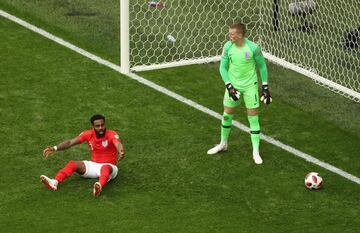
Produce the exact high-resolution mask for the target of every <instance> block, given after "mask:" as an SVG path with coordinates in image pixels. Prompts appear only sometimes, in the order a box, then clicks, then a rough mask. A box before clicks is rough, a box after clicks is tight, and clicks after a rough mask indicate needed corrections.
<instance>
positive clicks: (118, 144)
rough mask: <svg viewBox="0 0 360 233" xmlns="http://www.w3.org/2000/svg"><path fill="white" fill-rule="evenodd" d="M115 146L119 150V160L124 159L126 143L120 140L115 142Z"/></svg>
mask: <svg viewBox="0 0 360 233" xmlns="http://www.w3.org/2000/svg"><path fill="white" fill-rule="evenodd" d="M115 147H116V150H117V156H118V160H122V159H124V155H125V151H124V145H123V144H122V143H121V142H118V143H116V144H115Z"/></svg>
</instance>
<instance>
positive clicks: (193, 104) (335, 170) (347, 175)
mask: <svg viewBox="0 0 360 233" xmlns="http://www.w3.org/2000/svg"><path fill="white" fill-rule="evenodd" d="M0 15H1V16H2V17H4V18H7V19H8V20H11V21H13V22H15V23H17V24H19V25H21V26H23V27H25V28H27V29H29V30H31V31H33V32H36V33H38V34H40V35H42V36H44V37H46V38H48V39H49V40H52V41H54V42H56V43H58V44H60V45H62V46H64V47H67V48H69V49H71V50H73V51H75V52H77V53H79V54H81V55H83V56H85V57H87V58H89V59H91V60H93V61H95V62H97V63H100V64H102V65H105V66H107V67H109V68H111V69H113V70H115V71H117V72H118V73H121V72H120V66H119V65H115V64H113V63H111V62H109V61H107V60H105V59H102V58H100V57H98V56H96V55H94V54H92V53H89V52H87V51H85V50H83V49H81V48H79V47H77V46H75V45H73V44H71V43H69V42H67V41H65V40H63V39H61V38H59V37H57V36H55V35H53V34H51V33H48V32H46V31H45V30H43V29H41V28H38V27H36V26H34V25H32V24H30V23H28V22H26V21H24V20H22V19H19V18H17V17H15V16H13V15H11V14H9V13H7V12H5V11H3V10H0ZM126 76H127V77H129V78H130V79H132V80H136V81H138V82H139V83H142V84H144V85H146V86H148V87H150V88H152V89H155V90H156V91H158V92H161V93H163V94H165V95H167V96H169V97H171V98H174V99H176V100H178V101H180V102H182V103H184V104H187V105H189V106H191V107H193V108H195V109H197V110H199V111H201V112H203V113H205V114H208V115H210V116H213V117H214V118H216V119H219V120H221V119H222V115H220V114H219V113H217V112H214V111H213V110H211V109H209V108H207V107H205V106H203V105H200V104H198V103H196V102H194V101H192V100H190V99H187V98H185V97H183V96H181V95H179V94H176V93H175V92H172V91H170V90H169V89H166V88H165V87H162V86H160V85H158V84H156V83H154V82H151V81H149V80H147V79H145V78H143V77H141V76H139V75H137V74H134V73H130V74H127V75H126ZM233 125H234V126H235V127H237V128H239V129H240V130H242V131H244V132H250V129H249V128H248V127H247V126H245V125H244V124H242V123H240V122H238V121H234V122H233ZM261 139H262V140H264V141H266V142H268V143H270V144H273V145H274V146H277V147H279V148H281V149H283V150H285V151H287V152H289V153H291V154H293V155H295V156H297V157H299V158H302V159H304V160H306V161H308V162H310V163H313V164H316V165H318V166H320V167H322V168H324V169H326V170H328V171H331V172H333V173H336V174H338V175H340V176H342V177H344V178H346V179H348V180H350V181H353V182H355V183H357V184H360V178H358V177H356V176H354V175H351V174H350V173H347V172H345V171H343V170H341V169H339V168H337V167H334V166H333V165H331V164H328V163H325V162H322V161H320V160H318V159H317V158H315V157H313V156H311V155H309V154H306V153H304V152H301V151H299V150H297V149H295V148H293V147H291V146H289V145H286V144H284V143H282V142H280V141H278V140H276V139H274V138H272V137H270V136H267V135H264V134H261ZM204 153H205V152H204Z"/></svg>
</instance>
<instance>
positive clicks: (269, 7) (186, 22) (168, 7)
mask: <svg viewBox="0 0 360 233" xmlns="http://www.w3.org/2000/svg"><path fill="white" fill-rule="evenodd" d="M358 12H360V4H359V3H358V2H357V0H333V1H326V0H302V1H299V0H297V1H296V0H252V1H249V0H222V1H213V0H182V1H172V0H153V1H148V0H120V38H121V42H120V49H121V52H120V54H121V64H120V67H121V72H122V73H129V72H131V71H134V72H137V71H145V70H153V69H161V68H169V67H175V66H183V65H190V64H202V63H209V62H217V61H219V60H220V54H221V50H222V46H223V44H224V43H225V41H226V34H227V29H228V28H227V25H229V24H230V23H233V22H243V23H245V24H246V25H247V36H248V37H249V38H250V39H251V40H253V41H255V42H256V43H258V44H259V45H260V46H261V48H262V50H263V51H264V55H265V57H266V58H267V60H268V61H270V62H273V63H276V64H278V65H280V66H283V67H285V68H287V69H291V70H294V71H296V72H299V73H301V74H303V75H305V76H307V77H309V78H311V79H313V80H315V81H316V83H318V84H320V85H323V86H325V87H327V88H329V89H330V90H332V91H335V92H338V93H340V94H342V95H344V96H346V97H348V98H350V99H352V100H354V101H356V102H360V14H358Z"/></svg>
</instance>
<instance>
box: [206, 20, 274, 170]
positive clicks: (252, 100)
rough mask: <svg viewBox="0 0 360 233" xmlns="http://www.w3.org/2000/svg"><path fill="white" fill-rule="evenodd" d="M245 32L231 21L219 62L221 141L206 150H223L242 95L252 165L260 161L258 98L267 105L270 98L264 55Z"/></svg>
mask: <svg viewBox="0 0 360 233" xmlns="http://www.w3.org/2000/svg"><path fill="white" fill-rule="evenodd" d="M245 31H246V27H245V25H244V24H242V23H235V24H232V25H230V27H229V39H230V41H228V42H226V43H225V45H224V48H223V53H222V56H221V62H220V74H221V78H222V79H223V81H224V83H225V86H226V90H225V94H224V101H223V104H224V114H223V118H222V122H221V123H222V125H221V141H220V144H218V145H216V146H215V147H214V148H211V149H210V150H209V151H208V152H207V153H208V154H211V155H212V154H216V153H219V152H221V151H226V150H227V147H228V143H227V141H228V138H229V134H230V131H231V124H232V119H233V118H234V110H235V107H237V106H239V105H240V101H241V98H242V99H243V101H244V103H245V107H246V111H247V116H248V121H249V123H250V134H251V142H252V147H253V159H254V162H255V163H256V164H262V162H263V161H262V159H261V156H260V153H259V146H260V124H259V116H258V112H259V106H260V101H262V102H264V103H265V104H270V103H271V101H272V99H271V96H270V92H269V87H268V72H267V67H266V63H265V58H264V57H263V55H262V52H261V49H260V48H259V47H258V45H256V44H255V43H254V42H252V41H250V40H248V39H247V38H245ZM256 66H258V67H259V71H260V78H261V85H262V88H261V89H262V93H261V97H260V98H259V83H258V78H257V73H256Z"/></svg>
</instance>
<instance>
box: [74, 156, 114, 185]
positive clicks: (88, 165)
mask: <svg viewBox="0 0 360 233" xmlns="http://www.w3.org/2000/svg"><path fill="white" fill-rule="evenodd" d="M82 162H83V163H84V164H85V170H86V171H85V173H84V174H83V175H81V176H82V177H84V178H99V177H100V170H101V167H102V166H104V165H110V166H111V168H112V172H111V174H110V177H109V180H112V179H115V177H116V176H117V174H118V168H117V166H115V165H114V164H111V163H96V162H93V161H87V160H84V161H82ZM109 180H108V181H109Z"/></svg>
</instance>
